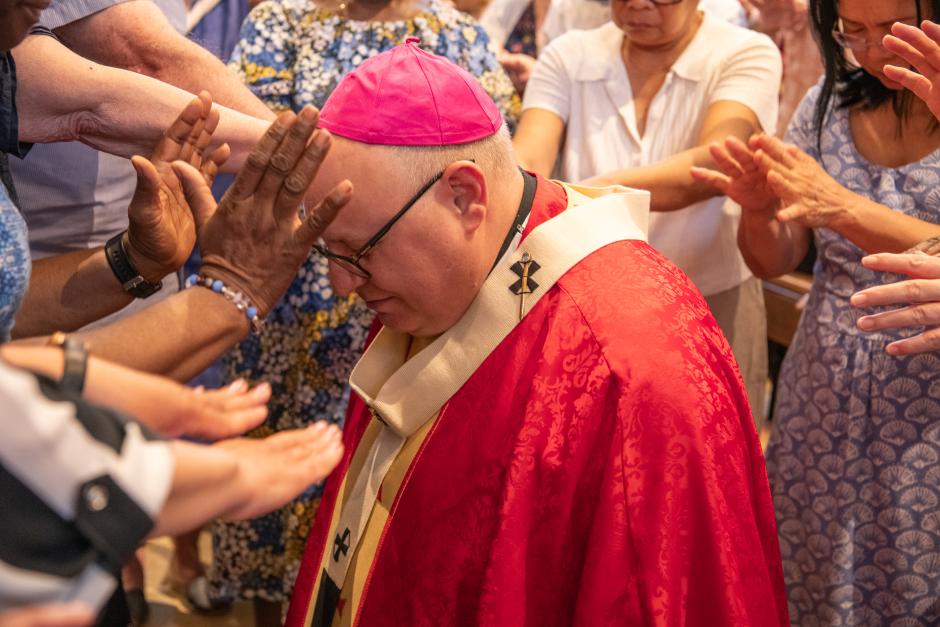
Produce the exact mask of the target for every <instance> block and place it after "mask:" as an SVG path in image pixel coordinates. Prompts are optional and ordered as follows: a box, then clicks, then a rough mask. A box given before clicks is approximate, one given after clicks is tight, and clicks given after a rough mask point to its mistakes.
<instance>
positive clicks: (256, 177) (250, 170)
mask: <svg viewBox="0 0 940 627" xmlns="http://www.w3.org/2000/svg"><path fill="white" fill-rule="evenodd" d="M295 120H296V116H295V115H294V114H293V113H290V112H288V113H283V114H281V115H280V116H278V118H277V119H276V120H275V121H274V122H272V123H271V126H269V127H268V130H267V132H265V134H264V136H263V137H262V138H261V140H260V141H259V142H258V143H257V145H255V147H254V148H252V149H251V152H250V153H248V157H247V158H246V159H245V165H244V166H242V169H241V171H240V172H239V173H238V176H236V177H235V182H234V183H232V187H231V190H230V193H231V194H233V197H234V198H235V199H239V200H241V199H244V198H248V197H249V196H251V195H252V194H254V193H255V191H256V190H257V189H258V184H259V183H260V182H261V177H262V176H264V173H265V171H266V170H267V168H268V162H269V161H270V160H271V156H272V155H273V154H274V152H275V151H276V150H277V149H278V146H280V145H281V141H283V139H284V138H285V137H286V136H287V133H288V131H289V130H290V128H291V126H292V125H293V124H294V121H295Z"/></svg>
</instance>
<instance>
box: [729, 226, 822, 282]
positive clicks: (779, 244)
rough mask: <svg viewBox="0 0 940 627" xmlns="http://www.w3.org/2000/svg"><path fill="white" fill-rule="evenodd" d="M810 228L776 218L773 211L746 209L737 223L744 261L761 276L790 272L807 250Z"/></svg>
mask: <svg viewBox="0 0 940 627" xmlns="http://www.w3.org/2000/svg"><path fill="white" fill-rule="evenodd" d="M811 234H812V231H810V230H809V229H807V228H805V227H802V226H800V225H797V224H788V223H783V222H780V221H778V220H777V219H776V218H775V217H774V215H773V213H758V212H753V213H751V212H747V211H745V212H744V213H743V214H742V216H741V223H740V224H739V226H738V248H739V249H740V250H741V255H742V256H743V257H744V262H745V263H746V264H747V266H748V268H750V269H751V272H753V273H754V275H755V276H757V277H758V278H761V279H770V278H774V277H778V276H780V275H783V274H787V273H788V272H793V271H794V270H795V269H796V267H797V266H798V265H799V264H800V261H802V259H803V257H805V256H806V253H807V252H808V251H809V238H810V237H811Z"/></svg>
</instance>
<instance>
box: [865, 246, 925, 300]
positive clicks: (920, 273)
mask: <svg viewBox="0 0 940 627" xmlns="http://www.w3.org/2000/svg"><path fill="white" fill-rule="evenodd" d="M862 265H863V266H865V267H866V268H868V269H869V270H874V271H876V272H891V273H894V274H903V275H906V276H909V277H911V278H915V279H937V278H940V258H938V257H934V256H931V255H926V254H924V253H921V252H917V253H902V254H892V253H878V254H876V255H868V256H866V257H863V258H862ZM871 289H874V288H871ZM867 291H868V290H864V291H863V292H859V294H861V293H864V292H867Z"/></svg>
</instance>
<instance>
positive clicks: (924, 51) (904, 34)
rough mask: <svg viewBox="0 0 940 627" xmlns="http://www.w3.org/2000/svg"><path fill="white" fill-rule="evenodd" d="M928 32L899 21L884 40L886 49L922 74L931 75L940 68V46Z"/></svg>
mask: <svg viewBox="0 0 940 627" xmlns="http://www.w3.org/2000/svg"><path fill="white" fill-rule="evenodd" d="M934 26H935V25H934ZM927 33H928V31H923V30H921V29H919V28H917V27H916V26H910V25H908V24H902V23H900V22H898V23H895V24H893V25H892V26H891V34H890V35H886V36H885V37H884V39H883V40H882V41H883V43H884V47H885V49H886V50H888V51H890V52H893V53H894V54H896V55H898V56H899V57H901V58H902V59H904V60H905V61H907V62H908V63H910V64H911V65H913V66H914V67H915V68H917V71H918V72H920V73H921V74H924V75H925V76H928V77H931V76H933V75H934V74H935V73H936V72H937V70H938V69H940V46H938V45H937V42H936V41H935V40H933V39H931V37H930V36H929V35H928V34H927Z"/></svg>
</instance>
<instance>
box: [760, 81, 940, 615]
mask: <svg viewBox="0 0 940 627" xmlns="http://www.w3.org/2000/svg"><path fill="white" fill-rule="evenodd" d="M818 96H819V88H818V87H814V88H813V89H812V90H810V92H809V93H808V94H807V97H806V98H805V99H804V100H803V103H802V104H801V105H800V108H799V110H798V111H797V113H796V116H795V117H794V121H793V122H792V123H791V126H790V130H789V132H788V139H789V141H792V142H793V143H795V144H797V145H798V146H799V147H800V148H802V149H803V150H805V151H806V152H808V153H809V154H810V155H812V156H813V157H815V158H816V159H817V160H820V161H821V162H822V163H823V165H824V166H825V168H826V170H827V171H828V172H829V174H831V175H832V176H833V177H835V179H836V180H837V181H839V183H840V184H842V185H844V186H845V187H847V188H848V189H850V190H852V191H854V192H857V193H859V194H862V195H864V196H867V197H869V198H872V199H873V200H875V201H877V202H879V203H881V204H884V205H886V206H888V207H891V208H892V209H895V210H897V211H899V212H901V213H904V214H906V215H909V216H913V217H915V218H918V219H920V220H924V221H927V222H933V223H940V151H937V152H934V153H933V154H931V155H929V156H927V157H925V158H924V159H922V160H921V161H919V162H916V163H911V164H908V165H905V166H903V167H900V168H886V167H881V166H877V165H873V164H871V163H869V162H867V161H866V160H865V159H864V158H863V157H862V156H861V155H860V154H859V153H858V151H857V150H856V148H855V145H854V143H853V141H852V136H851V131H850V128H849V116H848V111H847V110H846V109H835V110H833V111H832V112H831V116H830V117H829V119H828V123H827V126H826V128H825V129H824V131H823V134H822V142H821V147H822V154H820V152H819V151H818V150H817V149H816V134H815V132H814V131H813V124H812V117H813V110H814V107H815V103H816V100H817V98H818ZM815 240H816V249H817V251H818V259H817V262H816V269H815V276H814V280H813V287H812V290H811V291H810V297H809V303H808V305H807V307H806V310H805V311H804V313H803V317H802V319H801V320H800V326H799V329H798V331H797V333H796V336H795V338H794V340H793V343H792V344H791V346H790V350H789V352H788V353H787V356H786V359H785V360H784V363H783V368H782V370H781V373H780V383H779V386H780V388H779V392H778V396H777V404H776V407H775V411H774V421H773V428H774V431H773V434H772V436H771V440H770V446H769V448H768V450H767V465H768V471H769V475H770V481H771V485H772V489H773V497H774V506H775V509H776V514H777V528H778V532H779V537H780V550H781V554H782V556H783V567H784V576H785V578H786V581H787V596H788V600H789V606H790V619H791V621H792V623H793V625H799V626H800V627H814V626H816V625H872V626H874V625H879V626H881V625H885V626H895V627H902V626H903V627H914V626H926V625H937V624H940V356H938V355H936V354H926V355H919V356H912V357H906V358H895V357H891V356H889V355H888V354H887V353H885V346H886V345H887V344H888V343H889V342H891V341H893V340H896V339H899V338H901V337H907V336H910V335H913V334H914V333H916V331H911V330H904V331H896V332H895V331H891V332H882V333H862V332H860V331H858V330H857V328H856V326H855V323H856V320H857V319H858V318H859V317H860V316H861V315H863V314H864V313H871V312H873V311H875V310H867V311H857V310H855V309H854V308H853V307H851V306H850V304H849V297H850V296H851V295H852V294H853V293H854V292H856V291H857V290H860V289H863V288H866V287H870V286H874V285H880V284H883V283H888V282H893V281H896V280H898V279H900V278H901V277H898V276H896V275H886V274H881V273H875V272H871V271H869V270H866V269H865V268H864V267H862V265H861V258H862V257H863V256H864V253H863V252H862V250H860V249H859V248H858V247H857V246H855V245H853V244H852V243H851V242H849V241H848V240H846V239H845V238H843V237H841V236H840V235H838V234H836V233H834V232H833V231H830V230H827V229H818V230H817V231H816V232H815Z"/></svg>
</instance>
